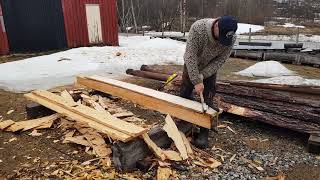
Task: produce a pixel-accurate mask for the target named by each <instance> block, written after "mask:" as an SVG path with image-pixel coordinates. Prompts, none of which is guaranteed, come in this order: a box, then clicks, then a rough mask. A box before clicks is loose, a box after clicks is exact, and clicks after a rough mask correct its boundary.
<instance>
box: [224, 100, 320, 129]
mask: <svg viewBox="0 0 320 180" xmlns="http://www.w3.org/2000/svg"><path fill="white" fill-rule="evenodd" d="M219 104H220V105H221V107H222V108H223V109H224V111H226V112H229V113H232V114H236V115H239V116H243V117H248V118H250V120H255V121H260V122H263V123H267V124H271V125H275V126H278V127H283V128H287V129H291V130H294V131H297V132H301V133H308V134H320V125H319V124H315V123H312V122H305V121H301V120H298V119H294V118H287V117H284V116H280V115H277V114H273V113H269V112H264V111H258V110H254V109H250V108H243V107H240V106H236V105H233V104H230V103H225V102H220V103H219Z"/></svg>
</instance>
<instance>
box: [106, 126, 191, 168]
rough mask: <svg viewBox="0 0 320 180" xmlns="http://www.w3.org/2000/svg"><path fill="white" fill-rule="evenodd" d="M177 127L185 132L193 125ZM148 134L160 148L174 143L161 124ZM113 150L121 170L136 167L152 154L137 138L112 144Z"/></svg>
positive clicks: (116, 163)
mask: <svg viewBox="0 0 320 180" xmlns="http://www.w3.org/2000/svg"><path fill="white" fill-rule="evenodd" d="M177 127H178V129H179V130H180V131H181V132H183V133H185V134H187V133H189V132H191V130H192V125H191V124H189V123H177ZM148 134H149V136H150V138H151V139H152V140H153V141H154V142H155V143H156V144H157V146H159V147H160V148H169V147H170V145H171V143H172V140H171V139H170V138H169V137H168V135H167V133H166V132H165V131H163V130H162V128H161V127H159V126H157V127H154V128H153V129H151V130H150V132H149V133H148ZM112 152H113V162H114V164H115V166H116V168H117V169H118V170H121V171H129V170H133V169H135V168H136V164H137V162H138V161H139V160H142V159H144V158H145V157H147V156H149V155H151V154H152V152H151V151H150V150H149V148H148V146H147V145H146V144H145V143H144V141H143V140H142V139H136V140H133V141H130V142H127V143H123V142H116V143H114V144H113V146H112Z"/></svg>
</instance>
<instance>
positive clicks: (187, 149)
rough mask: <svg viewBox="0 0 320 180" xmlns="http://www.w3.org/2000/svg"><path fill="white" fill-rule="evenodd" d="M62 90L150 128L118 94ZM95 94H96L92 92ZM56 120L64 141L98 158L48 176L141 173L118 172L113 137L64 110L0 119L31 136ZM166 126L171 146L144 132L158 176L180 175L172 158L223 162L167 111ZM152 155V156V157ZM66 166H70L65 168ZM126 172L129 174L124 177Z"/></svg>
mask: <svg viewBox="0 0 320 180" xmlns="http://www.w3.org/2000/svg"><path fill="white" fill-rule="evenodd" d="M55 93H56V94H60V96H61V97H63V98H64V99H66V101H70V102H71V101H72V102H74V100H77V101H76V103H77V104H82V105H85V106H88V107H91V108H93V109H96V110H99V111H105V112H107V113H109V114H111V115H112V116H114V117H116V118H119V119H121V120H124V121H126V122H130V123H133V124H135V125H138V126H140V127H143V128H147V129H149V128H150V127H151V126H150V125H147V124H146V121H145V120H144V119H141V118H139V117H137V116H135V115H134V114H133V113H132V112H130V111H128V110H126V109H124V108H122V107H119V106H118V105H117V104H116V103H115V101H116V100H117V98H114V97H110V96H106V95H100V94H99V93H96V94H94V93H91V92H90V91H88V90H86V89H76V90H71V91H66V90H64V91H62V92H55ZM92 94H94V95H92ZM54 123H56V124H57V126H55V127H57V128H60V129H61V131H62V133H63V134H64V140H63V141H62V143H74V144H78V145H80V146H83V147H84V151H85V152H86V153H88V154H90V155H95V156H96V157H97V158H95V159H93V160H90V161H86V162H83V163H81V164H79V162H69V166H68V167H67V168H63V169H57V170H55V171H54V172H52V173H51V174H48V175H49V176H50V175H51V176H52V175H53V176H58V177H61V178H76V177H82V178H87V179H92V178H111V179H112V178H116V177H119V176H121V177H122V178H124V179H134V178H136V177H139V176H138V175H134V174H133V175H132V174H127V175H123V174H121V175H120V174H118V173H117V172H116V171H115V169H114V168H113V167H112V161H111V158H110V155H111V154H112V151H111V145H112V143H113V139H111V138H110V137H108V136H107V135H106V134H103V133H100V132H99V131H97V130H95V129H93V128H91V127H90V126H88V124H85V123H81V122H79V121H76V120H74V119H71V118H69V117H66V116H64V115H61V114H58V113H56V114H53V115H50V116H47V117H42V118H38V119H33V120H26V121H19V122H15V121H13V120H4V121H0V129H1V130H4V131H10V132H18V131H21V132H24V131H28V130H32V132H31V133H30V134H29V135H30V136H41V135H42V134H41V133H40V132H38V130H39V129H47V128H51V127H53V124H54ZM163 130H164V131H165V132H167V134H168V136H169V137H170V138H171V139H172V140H173V142H174V143H173V145H172V146H171V148H170V149H166V150H164V149H161V148H159V147H158V146H157V145H156V144H155V143H154V142H153V141H152V140H151V139H150V137H149V136H148V133H147V132H146V133H144V134H143V135H141V138H142V139H143V140H144V141H145V143H146V144H147V145H148V146H149V148H150V149H151V150H152V151H153V152H154V154H155V156H156V158H153V162H154V164H153V167H155V166H158V170H157V179H168V178H169V177H171V178H173V179H174V178H178V173H177V172H176V171H175V170H172V169H171V168H170V167H171V163H172V162H176V161H179V162H182V161H183V163H185V164H187V165H194V166H198V167H204V168H208V169H214V168H217V167H218V166H220V165H221V162H219V161H217V160H215V159H214V158H213V157H212V156H211V155H210V154H208V153H205V152H204V151H201V150H199V149H197V148H195V147H193V146H192V145H191V144H190V138H187V137H186V135H185V134H184V133H182V132H180V131H179V130H178V128H177V126H176V124H175V123H174V121H173V120H172V118H171V117H170V116H169V115H168V116H167V117H166V119H165V125H164V126H163ZM149 158H150V157H149ZM66 169H67V170H66ZM124 176H126V177H124Z"/></svg>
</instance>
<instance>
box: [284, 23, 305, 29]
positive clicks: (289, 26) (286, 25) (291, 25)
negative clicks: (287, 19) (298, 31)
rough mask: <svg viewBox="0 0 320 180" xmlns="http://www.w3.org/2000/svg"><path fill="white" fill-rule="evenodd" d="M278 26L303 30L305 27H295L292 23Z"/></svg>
mask: <svg viewBox="0 0 320 180" xmlns="http://www.w3.org/2000/svg"><path fill="white" fill-rule="evenodd" d="M278 26H282V27H285V28H305V26H297V25H295V24H292V23H285V24H284V25H278Z"/></svg>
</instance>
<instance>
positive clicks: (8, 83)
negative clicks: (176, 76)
mask: <svg viewBox="0 0 320 180" xmlns="http://www.w3.org/2000/svg"><path fill="white" fill-rule="evenodd" d="M119 40H120V47H112V46H105V47H82V48H75V49H70V50H67V51H63V52H59V53H55V54H51V55H46V56H39V57H34V58H29V59H25V60H21V61H15V62H9V63H4V64H0V88H1V89H5V90H8V91H14V92H25V91H30V90H34V89H50V88H53V87H56V86H63V85H68V84H72V83H73V82H74V77H75V76H77V75H80V74H81V75H93V74H96V75H102V76H109V77H110V76H113V77H114V76H119V75H123V74H125V71H126V69H127V68H132V69H138V68H140V66H141V65H142V64H147V65H148V64H149V65H151V64H171V63H174V64H180V65H182V64H183V54H184V51H185V43H183V42H178V41H174V40H170V39H165V40H162V39H150V37H148V36H145V37H142V36H132V37H123V36H120V38H119Z"/></svg>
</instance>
